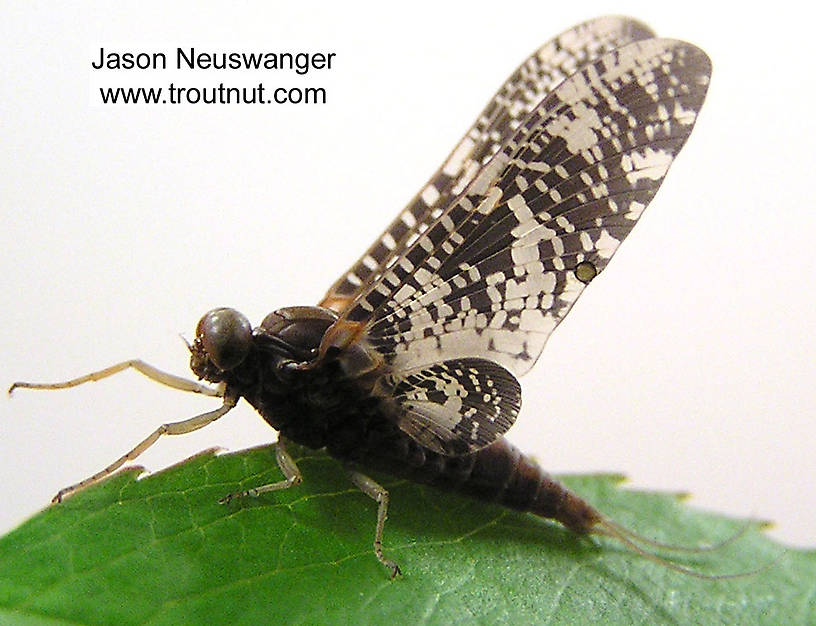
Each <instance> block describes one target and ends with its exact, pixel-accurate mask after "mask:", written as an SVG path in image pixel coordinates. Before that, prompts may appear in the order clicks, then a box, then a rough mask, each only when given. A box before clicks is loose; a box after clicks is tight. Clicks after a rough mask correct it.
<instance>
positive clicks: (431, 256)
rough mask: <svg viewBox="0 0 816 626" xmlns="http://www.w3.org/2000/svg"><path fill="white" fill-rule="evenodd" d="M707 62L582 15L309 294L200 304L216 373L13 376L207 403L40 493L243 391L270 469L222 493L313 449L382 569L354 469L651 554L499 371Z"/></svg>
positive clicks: (533, 351) (630, 185)
mask: <svg viewBox="0 0 816 626" xmlns="http://www.w3.org/2000/svg"><path fill="white" fill-rule="evenodd" d="M709 75H710V63H709V61H708V58H707V57H706V55H705V54H704V53H703V52H702V51H701V50H699V49H698V48H696V47H694V46H692V45H690V44H687V43H683V42H680V41H675V40H668V39H657V38H654V35H653V33H652V32H651V31H650V30H649V29H648V28H646V27H645V26H643V25H641V24H639V23H638V22H635V21H633V20H630V19H626V18H617V17H608V18H600V19H597V20H594V21H591V22H588V23H585V24H582V25H579V26H577V27H575V28H573V29H571V30H569V31H567V32H565V33H564V34H562V35H560V36H559V37H557V38H556V39H554V40H553V41H551V42H550V43H548V44H546V45H545V46H543V47H542V48H540V49H539V50H538V51H536V52H535V53H534V54H533V55H532V56H531V57H529V58H528V59H527V60H526V61H525V62H524V63H523V64H522V65H521V66H520V67H519V68H518V69H517V70H516V72H515V73H514V74H512V75H511V76H510V78H509V79H508V80H507V82H506V83H505V84H504V85H503V86H502V87H501V88H500V90H499V92H498V93H497V94H496V96H494V98H493V99H492V100H491V101H490V102H489V103H488V106H487V107H486V108H485V110H484V111H483V112H482V114H481V115H480V116H479V118H478V119H477V121H476V123H475V124H474V125H473V127H472V128H471V129H470V130H469V131H468V132H467V133H466V135H465V137H464V138H463V139H462V140H461V141H460V143H459V144H458V145H457V146H456V148H454V150H453V152H452V153H451V155H450V156H449V157H448V159H447V160H446V161H445V163H444V164H443V165H442V167H441V168H440V169H439V171H438V172H437V173H436V174H434V176H433V177H432V178H431V180H430V181H429V182H428V183H427V185H426V186H425V187H423V189H422V190H421V191H420V193H419V194H418V195H417V196H416V198H414V200H412V201H411V203H409V205H408V206H407V207H406V208H405V210H403V211H402V212H401V213H400V214H399V216H398V217H397V219H396V220H395V221H394V222H393V223H392V224H391V225H390V226H389V227H388V229H387V230H386V231H385V232H384V233H383V235H382V236H381V237H380V238H379V239H378V240H377V242H375V244H374V245H373V246H372V247H371V248H370V249H369V250H368V251H367V252H366V254H364V255H363V256H362V257H361V258H360V260H359V261H358V262H357V263H356V264H355V265H354V266H352V268H351V269H350V270H349V271H347V272H346V273H345V274H343V275H342V276H341V278H340V279H339V280H338V281H337V282H336V283H335V284H334V285H333V286H332V287H331V289H330V290H329V292H328V293H327V294H326V296H325V298H324V299H323V301H322V302H321V303H320V306H318V307H289V308H284V309H280V310H278V311H275V312H274V313H271V314H270V315H268V316H267V317H266V319H264V320H263V322H262V323H261V324H260V325H258V326H256V327H254V328H253V327H252V326H251V324H250V323H249V321H248V320H247V319H246V318H245V317H244V316H242V315H241V314H240V313H238V312H237V311H234V310H232V309H215V310H213V311H210V312H209V313H207V314H206V315H205V316H204V317H203V318H202V319H201V321H200V322H199V324H198V328H197V330H196V338H195V340H194V342H193V344H192V345H191V346H190V350H191V353H192V358H191V367H192V369H193V371H194V373H195V374H196V375H197V376H198V377H199V378H200V379H204V380H206V381H209V382H211V383H216V384H217V386H216V387H215V388H211V387H208V386H206V385H202V384H199V383H194V382H192V381H186V380H184V379H181V378H178V377H175V376H172V375H170V374H166V373H163V372H159V371H158V370H156V369H155V368H152V367H151V366H149V365H147V364H145V363H142V362H140V361H129V362H125V363H121V364H119V365H116V366H113V367H111V368H108V369H106V370H102V371H101V372H96V373H94V374H90V375H88V376H85V377H82V378H79V379H75V380H72V381H68V382H65V383H58V384H52V385H38V384H31V383H17V384H15V386H18V387H20V386H28V387H37V388H61V387H69V386H73V385H76V384H80V383H82V382H86V381H87V380H98V379H99V378H103V377H105V376H108V375H111V374H113V373H115V372H117V371H120V370H121V369H124V368H126V367H135V368H136V369H138V370H139V371H141V372H142V373H145V374H147V375H148V376H150V377H152V378H154V379H156V380H158V381H159V382H162V383H164V384H167V385H170V386H172V387H176V388H179V389H184V390H187V391H194V392H198V393H206V394H209V395H214V396H218V397H222V398H223V400H224V402H223V405H222V406H221V407H220V408H218V409H216V410H214V411H211V412H209V413H205V414H203V415H199V416H196V417H193V418H191V419H189V420H186V421H183V422H177V423H173V424H165V425H163V426H161V427H160V428H159V429H157V430H156V431H155V432H154V433H152V434H151V435H150V436H149V437H147V438H146V439H145V440H144V441H143V442H141V443H140V444H139V445H138V446H136V448H134V449H133V450H132V451H131V452H129V453H127V454H126V455H124V456H123V457H121V458H120V459H118V460H117V461H116V462H114V463H113V464H112V465H111V466H109V467H108V468H106V469H105V470H103V471H101V472H99V473H98V474H96V475H95V476H92V477H91V478H89V479H87V480H85V481H83V482H81V483H78V484H77V485H74V486H72V487H68V488H67V489H64V490H63V491H61V492H60V493H59V494H58V495H57V498H56V499H57V500H59V499H61V498H62V497H63V496H65V495H67V494H69V493H71V492H73V491H75V490H76V489H78V488H81V487H83V486H85V485H87V484H90V483H92V482H95V481H96V480H99V479H101V478H103V477H105V476H107V475H108V474H110V473H112V472H113V471H115V470H116V469H117V468H118V467H120V466H121V465H122V464H124V463H125V462H127V461H128V460H130V459H132V458H134V457H136V456H137V455H138V454H140V453H141V452H142V451H143V450H145V449H146V448H147V447H149V446H150V445H152V443H153V442H155V441H156V440H157V439H158V438H159V437H160V436H161V435H162V434H181V433H185V432H190V431H192V430H196V429H198V428H201V427H202V426H204V425H206V424H208V423H210V422H212V421H213V420H215V419H218V418H220V417H221V416H222V415H224V414H225V413H227V412H228V411H229V410H230V409H231V408H232V407H233V406H235V404H236V403H237V402H238V400H239V399H240V398H245V399H246V400H247V401H248V402H249V403H250V404H252V405H253V406H254V407H255V408H256V409H257V410H258V412H259V413H260V414H261V416H262V417H263V418H264V419H265V420H266V421H267V422H268V423H269V424H270V425H271V426H272V427H273V428H275V429H276V430H278V431H279V433H280V435H281V437H280V440H279V445H278V448H277V458H278V463H279V465H280V467H281V470H282V471H283V473H284V476H285V480H283V481H280V482H278V483H274V484H272V485H263V486H259V487H258V488H256V489H251V490H249V491H247V492H244V493H241V494H233V495H231V496H227V497H226V498H225V499H224V501H228V500H230V499H232V498H234V497H237V496H246V495H257V494H259V493H261V492H264V491H270V490H275V489H282V488H286V487H289V486H292V485H294V484H296V483H298V482H299V481H300V480H301V477H300V473H299V472H298V470H297V467H296V465H295V463H294V461H293V460H292V458H291V457H290V456H289V455H288V454H287V452H286V446H285V442H286V441H288V440H291V441H294V442H297V443H299V444H302V445H305V446H308V447H312V448H325V449H326V450H327V451H328V452H329V454H331V455H332V456H334V457H337V458H338V459H341V460H342V461H344V462H346V463H347V464H348V467H349V473H350V476H351V478H352V480H353V481H354V482H355V484H357V485H358V486H359V487H360V488H361V489H363V491H365V492H366V493H367V494H369V495H370V496H371V497H373V498H374V499H376V500H377V502H378V503H379V511H378V524H377V530H376V534H375V544H374V545H375V552H376V555H377V557H378V558H379V560H380V561H381V562H382V563H383V564H385V565H386V566H387V567H389V568H390V570H391V571H392V573H393V574H396V573H397V572H398V571H399V568H398V567H397V565H396V563H394V562H393V561H391V560H389V559H388V558H386V557H385V556H384V554H383V551H382V545H381V540H382V534H383V524H384V522H385V516H386V511H387V502H388V494H387V492H386V491H385V490H384V489H383V488H382V487H380V486H379V485H377V484H376V483H375V482H374V481H372V480H371V479H370V478H368V477H366V476H365V475H363V474H361V473H360V471H359V470H360V469H373V470H381V471H384V472H387V473H390V474H393V475H397V476H402V477H406V478H409V479H411V480H414V481H418V482H422V483H427V484H430V485H435V486H438V487H441V488H446V489H451V490H455V491H459V492H462V493H465V494H468V495H471V496H474V497H477V498H480V499H483V500H489V501H498V502H500V503H502V504H504V505H506V506H509V507H512V508H515V509H519V510H522V511H530V512H532V513H534V514H536V515H540V516H542V517H547V518H553V519H556V520H558V521H559V522H561V523H562V524H564V525H565V526H567V527H568V528H570V529H571V530H573V531H575V532H578V533H582V534H584V533H590V532H592V533H599V534H606V535H611V536H613V537H616V538H617V539H619V540H620V541H623V542H624V543H625V544H626V545H628V546H629V547H631V548H633V549H635V550H637V551H639V552H640V553H641V554H646V556H649V557H650V558H654V559H655V560H660V559H658V557H651V556H650V555H649V554H648V553H645V552H644V551H643V550H642V549H641V548H640V547H639V546H638V545H637V542H638V540H640V541H645V540H643V539H640V538H637V537H636V536H635V535H633V534H632V533H629V532H628V531H626V530H625V529H622V528H620V527H619V526H617V525H616V524H614V523H613V522H611V521H610V520H608V519H606V518H604V516H603V515H601V514H600V513H599V512H598V511H597V510H595V509H594V508H593V507H591V506H590V505H589V504H587V503H586V502H584V501H583V500H582V499H581V498H580V497H578V496H577V495H575V494H573V493H571V492H570V491H568V490H567V489H566V488H564V487H563V486H561V485H560V484H558V483H557V482H556V481H554V480H553V479H551V478H550V477H548V476H547V475H546V474H545V473H544V472H542V471H541V469H540V468H539V467H538V465H537V464H536V463H535V462H534V461H532V460H531V459H530V458H529V457H526V456H525V455H523V454H522V453H521V452H519V451H518V449H516V448H515V447H514V446H512V445H511V444H509V443H508V442H507V441H505V439H504V438H503V435H504V433H505V432H506V431H507V430H508V428H509V427H510V426H511V425H512V424H513V422H514V421H515V419H516V416H517V415H518V412H519V410H520V407H521V389H520V386H519V384H518V382H517V380H516V377H517V376H520V375H522V374H524V373H525V372H527V371H528V370H529V369H530V368H531V367H532V365H533V364H534V363H535V361H536V359H537V358H538V356H539V354H540V353H541V350H542V349H543V347H544V344H545V342H546V341H547V338H548V337H549V335H550V333H551V332H552V331H553V329H554V328H555V327H556V326H557V325H558V323H559V322H560V321H561V320H562V319H563V318H564V316H565V315H566V313H567V312H568V311H569V310H570V308H571V307H572V305H573V304H574V302H575V301H576V299H577V298H578V296H579V295H580V294H581V292H582V291H583V289H584V287H585V286H586V285H587V284H588V283H589V282H590V281H591V280H593V279H594V277H595V276H596V275H597V274H598V273H600V272H601V271H602V270H603V269H604V268H605V267H606V264H607V263H608V262H609V259H610V258H611V256H612V255H613V254H614V252H615V251H616V250H617V248H618V246H619V245H620V243H621V242H622V241H623V239H624V238H625V237H626V235H627V234H628V233H629V231H630V230H631V229H632V227H633V226H634V224H635V223H636V222H637V220H638V218H639V217H640V215H641V214H642V212H643V210H644V209H645V208H646V206H647V205H648V203H649V202H650V201H651V199H652V197H653V196H654V194H655V193H656V191H657V189H658V187H659V186H660V184H661V182H662V181H663V178H664V176H665V174H666V172H667V170H668V168H669V166H670V165H671V163H672V160H673V159H674V157H675V156H676V155H677V153H678V152H679V151H680V149H681V148H682V146H683V144H684V143H685V141H686V139H687V138H688V136H689V134H690V132H691V129H692V127H693V125H694V122H695V120H696V116H697V113H698V111H699V109H700V107H701V105H702V102H703V99H704V97H705V94H706V89H707V85H708V80H709ZM12 388H13V387H12ZM358 468H359V469H358ZM647 543H648V542H647ZM661 562H662V561H661ZM667 564H668V565H669V566H670V567H674V568H675V569H679V570H681V571H686V570H684V569H683V568H682V567H680V566H676V565H673V564H669V563H667Z"/></svg>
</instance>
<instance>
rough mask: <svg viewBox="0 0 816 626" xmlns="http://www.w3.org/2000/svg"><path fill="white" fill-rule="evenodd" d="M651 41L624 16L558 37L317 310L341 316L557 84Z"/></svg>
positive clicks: (500, 95) (519, 73) (493, 103)
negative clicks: (620, 51) (608, 56)
mask: <svg viewBox="0 0 816 626" xmlns="http://www.w3.org/2000/svg"><path fill="white" fill-rule="evenodd" d="M653 36H654V34H653V33H652V32H651V31H650V30H649V28H648V27H646V26H644V25H643V24H641V23H639V22H637V21H635V20H632V19H630V18H625V17H615V16H610V17H601V18H598V19H595V20H592V21H590V22H586V23H584V24H580V25H578V26H576V27H574V28H572V29H570V30H568V31H566V32H564V33H563V34H561V35H559V36H558V37H556V38H555V39H553V40H552V41H550V42H548V43H546V44H545V45H543V46H542V47H541V48H539V49H538V50H536V52H534V53H533V54H532V55H531V56H530V57H529V58H527V59H526V60H525V61H524V62H523V63H522V64H521V65H520V66H519V67H518V68H517V69H516V71H515V72H513V74H511V75H510V77H509V78H508V79H507V81H506V82H505V83H504V84H503V85H502V86H501V88H500V89H499V90H498V92H496V95H495V96H493V98H492V99H491V100H490V102H489V103H488V104H487V106H486V107H485V109H484V110H483V111H482V112H481V114H480V115H479V117H478V118H477V120H476V122H474V124H473V126H471V128H470V129H469V130H468V131H467V133H465V136H464V137H463V138H462V140H461V141H460V142H459V143H458V144H457V145H456V147H455V148H454V149H453V151H452V152H451V154H450V155H449V156H448V158H447V159H446V160H445V162H444V164H443V165H442V166H441V167H440V168H439V170H438V171H437V172H436V173H435V174H434V175H433V176H431V178H430V180H429V181H428V183H427V184H426V185H425V186H424V187H423V188H422V190H421V191H420V192H419V193H418V194H417V195H416V196H415V197H414V198H413V199H412V200H411V202H409V203H408V206H406V207H405V209H404V210H403V211H402V212H401V213H400V214H399V215H398V216H397V218H396V219H395V220H394V221H393V222H392V223H391V224H390V225H389V226H388V228H387V229H386V230H385V232H384V233H383V234H382V235H381V236H380V237H379V238H378V239H377V240H376V241H375V243H374V244H373V245H372V246H371V247H370V248H369V249H368V250H367V251H366V253H365V254H364V255H363V256H362V257H360V259H359V260H358V261H357V262H356V263H355V264H354V265H353V266H352V267H351V268H350V269H349V270H348V271H347V272H346V273H345V274H344V275H343V276H342V277H341V278H340V279H339V280H338V281H337V282H335V283H334V285H332V287H331V288H330V289H329V290H328V292H327V293H326V295H325V297H324V298H323V301H322V302H321V306H325V307H328V308H331V309H334V310H335V311H338V312H342V311H343V310H344V309H345V308H346V306H347V305H348V304H349V303H350V301H351V299H352V298H353V297H354V296H355V295H356V294H357V293H358V292H359V291H360V290H361V287H363V286H364V285H366V284H368V283H370V282H372V281H373V280H374V279H375V278H376V277H377V275H378V274H379V273H380V272H382V270H383V269H384V268H385V267H386V266H387V265H388V263H389V261H390V260H392V259H395V258H397V257H399V256H400V255H401V254H402V253H403V252H404V250H405V247H406V242H407V241H408V239H409V238H410V237H411V236H412V235H413V234H414V233H422V232H424V231H425V230H426V229H427V228H428V226H429V224H430V223H431V222H432V221H433V220H434V219H436V218H437V217H439V214H440V212H441V210H442V209H444V208H446V207H447V206H448V204H449V203H450V202H451V201H452V199H453V198H455V197H456V196H457V195H458V194H459V193H460V192H461V191H462V190H463V189H464V188H465V187H466V186H467V185H468V184H469V183H470V182H471V181H472V180H473V178H474V176H475V175H476V173H477V172H478V171H479V169H480V168H481V167H482V165H483V164H484V163H486V162H487V161H488V160H489V159H490V158H491V157H492V156H493V155H494V154H496V152H498V150H499V148H500V147H501V146H502V145H503V144H504V142H505V141H507V139H509V138H510V137H511V136H512V134H513V133H514V132H515V130H516V129H517V128H518V126H519V124H520V123H521V122H522V121H523V120H524V118H525V117H526V116H527V115H528V114H529V112H530V111H531V110H532V109H533V108H534V107H535V106H536V105H537V104H538V103H539V102H541V100H543V99H544V97H545V96H546V95H547V94H548V93H550V91H552V89H553V88H554V87H555V86H556V85H558V84H559V83H560V82H561V81H562V80H564V78H566V77H567V76H569V75H570V74H572V73H573V72H574V71H575V70H576V69H577V68H578V67H579V66H581V65H583V64H584V63H586V62H587V61H590V60H592V59H596V58H598V56H600V55H601V54H603V53H604V52H607V51H609V50H612V49H614V48H618V47H620V46H622V45H624V44H627V43H629V42H631V41H637V40H641V39H646V38H649V37H653Z"/></svg>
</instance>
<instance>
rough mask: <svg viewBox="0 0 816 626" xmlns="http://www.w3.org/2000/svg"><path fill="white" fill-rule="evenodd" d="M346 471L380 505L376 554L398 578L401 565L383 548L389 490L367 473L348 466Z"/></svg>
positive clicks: (392, 576)
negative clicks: (386, 555)
mask: <svg viewBox="0 0 816 626" xmlns="http://www.w3.org/2000/svg"><path fill="white" fill-rule="evenodd" d="M346 471H347V472H348V476H349V478H350V479H351V482H353V483H354V484H355V485H356V486H357V488H358V489H360V491H362V492H363V493H364V494H366V495H367V496H369V497H370V498H372V499H373V500H375V501H376V502H377V504H378V505H379V507H378V508H377V529H376V530H375V531H374V554H376V555H377V560H379V562H380V563H382V564H383V565H385V566H386V567H387V568H388V569H390V570H391V578H396V576H397V575H398V574H401V573H402V572H401V571H400V568H399V565H397V564H396V563H395V562H394V561H392V560H391V559H387V558H385V555H383V550H382V536H383V529H384V528H385V520H386V518H387V517H388V491H386V490H385V488H384V487H383V486H382V485H380V484H379V483H377V482H375V481H374V479H372V478H369V477H368V476H366V475H365V474H361V473H360V472H358V471H356V470H353V469H351V468H347V469H346Z"/></svg>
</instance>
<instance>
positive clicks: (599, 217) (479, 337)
mask: <svg viewBox="0 0 816 626" xmlns="http://www.w3.org/2000/svg"><path fill="white" fill-rule="evenodd" d="M709 75H710V62H709V60H708V58H707V57H706V55H705V53H703V52H702V51H701V50H699V49H698V48H696V47H694V46H692V45H690V44H687V43H683V42H679V41H674V40H666V39H649V40H645V41H640V42H635V43H632V44H629V45H627V46H624V47H622V48H619V49H617V50H614V51H612V52H609V53H607V54H604V55H602V56H601V57H600V58H599V59H597V60H595V61H592V62H590V63H589V64H587V65H586V66H584V67H583V68H582V69H580V70H579V71H578V72H576V73H575V74H573V75H572V76H571V77H569V78H568V79H566V80H565V81H563V82H562V83H561V84H560V85H559V86H558V87H556V88H555V90H554V91H553V92H552V93H551V94H550V95H549V96H548V97H547V98H546V99H545V100H544V101H543V102H542V103H541V104H540V105H539V106H538V107H536V109H535V110H534V111H533V112H532V114H531V115H530V116H529V117H528V118H527V119H526V120H525V121H524V123H523V124H522V125H521V126H520V127H519V128H518V129H517V131H516V132H515V133H514V134H513V136H512V137H511V138H510V139H509V140H508V141H507V142H506V143H505V144H504V146H503V147H502V148H501V150H500V151H499V152H498V153H497V154H496V155H495V156H494V157H493V158H492V159H491V160H490V161H489V162H488V163H487V164H486V165H485V166H484V167H483V168H482V169H481V170H480V172H479V173H478V175H477V176H476V177H475V178H474V180H473V181H472V182H471V183H470V184H469V185H468V187H467V188H466V189H465V190H464V192H463V193H462V194H461V195H460V196H459V197H458V198H457V199H456V201H455V202H454V203H453V204H451V205H450V206H449V207H448V208H447V209H446V210H445V211H444V212H442V214H441V215H440V217H439V218H437V219H436V220H435V221H434V222H433V223H432V224H431V225H430V226H429V228H428V229H427V230H426V231H425V232H424V233H422V234H421V235H420V234H415V235H414V236H413V237H412V238H411V240H410V241H409V242H408V243H409V245H408V247H407V249H406V250H405V252H404V254H403V255H401V256H400V257H399V258H398V259H397V261H396V262H395V263H394V264H393V265H392V266H391V267H390V268H388V269H387V270H386V271H385V272H384V273H383V275H382V276H381V277H380V278H379V279H378V280H376V281H374V282H373V283H372V284H371V285H370V286H369V287H368V288H367V289H365V290H363V291H361V293H360V294H359V295H358V296H357V298H356V300H355V302H354V303H353V305H352V306H351V307H350V308H349V309H348V310H347V312H346V313H345V314H344V316H342V317H341V323H342V322H358V323H359V324H361V325H364V326H365V328H366V332H365V334H366V340H367V341H368V342H369V344H370V345H372V346H373V347H375V348H376V349H377V350H378V351H380V352H381V353H382V354H383V355H384V357H385V358H386V359H387V360H389V361H390V362H391V363H392V367H393V368H394V369H395V371H400V370H411V369H414V368H417V367H421V366H423V365H427V364H430V363H437V362H442V361H446V360H450V359H456V358H467V357H478V358H484V359H490V360H492V361H495V362H497V363H500V364H502V365H503V366H504V367H506V368H507V369H509V370H510V371H511V372H513V373H515V374H516V375H521V374H524V373H525V372H526V371H528V370H529V368H530V367H531V366H532V365H533V363H534V362H535V360H536V359H537V358H538V356H539V354H540V352H541V350H542V348H543V347H544V343H545V342H546V340H547V338H548V337H549V335H550V333H551V332H552V331H553V329H554V328H555V327H556V325H557V324H558V323H559V322H560V321H561V320H562V319H563V317H564V316H565V315H566V313H567V312H568V311H569V309H570V308H571V307H572V305H573V303H574V302H575V300H576V299H577V298H578V296H579V295H580V294H581V292H582V291H583V289H584V287H585V286H586V284H587V283H588V282H589V281H590V280H592V278H594V276H595V275H597V274H598V273H599V272H601V271H602V270H603V269H604V267H606V264H607V263H608V262H609V259H610V257H611V256H612V255H613V254H614V252H615V250H617V248H618V246H619V244H620V243H621V241H623V239H624V238H625V237H626V235H627V234H628V233H629V231H630V230H631V229H632V227H633V226H634V224H635V223H636V222H637V220H638V218H639V217H640V215H641V213H642V212H643V210H644V209H645V208H646V206H647V205H648V203H649V202H650V201H651V199H652V197H653V196H654V194H655V193H656V191H657V189H658V187H659V186H660V184H661V182H662V181H663V178H664V176H665V174H666V172H667V170H668V168H669V165H670V164H671V163H672V160H673V159H674V157H675V156H676V155H677V154H678V152H679V151H680V149H681V148H682V146H683V144H684V143H685V141H686V139H687V138H688V136H689V134H690V132H691V129H692V127H693V125H694V122H695V120H696V117H697V113H698V111H699V109H700V107H701V106H702V103H703V99H704V97H705V94H706V90H707V85H708V81H709ZM429 419H430V420H431V421H433V418H429Z"/></svg>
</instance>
